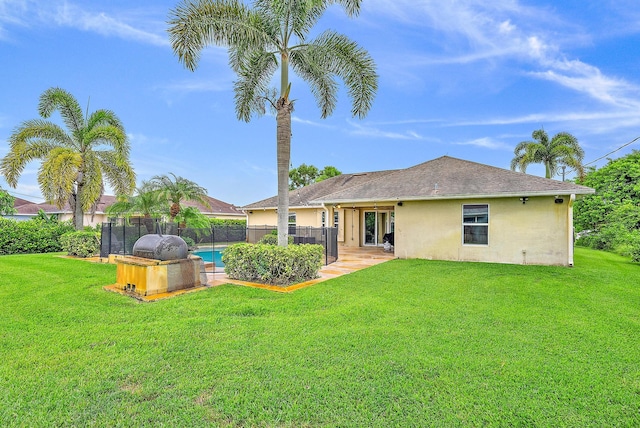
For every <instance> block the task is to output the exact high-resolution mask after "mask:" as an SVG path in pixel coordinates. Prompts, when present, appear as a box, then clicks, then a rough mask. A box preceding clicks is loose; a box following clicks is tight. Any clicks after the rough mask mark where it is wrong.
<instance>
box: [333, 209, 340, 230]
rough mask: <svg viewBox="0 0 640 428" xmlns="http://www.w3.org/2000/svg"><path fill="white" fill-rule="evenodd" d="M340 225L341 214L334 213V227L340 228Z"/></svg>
mask: <svg viewBox="0 0 640 428" xmlns="http://www.w3.org/2000/svg"><path fill="white" fill-rule="evenodd" d="M338 224H340V214H339V212H338V211H334V212H333V227H338Z"/></svg>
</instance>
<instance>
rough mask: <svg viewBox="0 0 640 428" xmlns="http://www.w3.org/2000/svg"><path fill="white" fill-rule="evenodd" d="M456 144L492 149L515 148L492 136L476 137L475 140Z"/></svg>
mask: <svg viewBox="0 0 640 428" xmlns="http://www.w3.org/2000/svg"><path fill="white" fill-rule="evenodd" d="M455 144H456V145H460V146H475V147H480V148H483V149H491V150H513V147H512V146H510V145H508V144H505V143H503V142H502V141H497V140H495V139H493V138H490V137H484V138H476V139H474V140H469V141H463V142H459V143H455Z"/></svg>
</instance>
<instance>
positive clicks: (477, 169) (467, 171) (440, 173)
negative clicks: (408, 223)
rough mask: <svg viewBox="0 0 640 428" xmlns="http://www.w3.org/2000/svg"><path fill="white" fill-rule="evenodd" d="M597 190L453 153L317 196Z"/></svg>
mask: <svg viewBox="0 0 640 428" xmlns="http://www.w3.org/2000/svg"><path fill="white" fill-rule="evenodd" d="M591 193H594V190H593V189H591V188H589V187H585V186H579V185H577V184H574V183H571V182H563V181H557V180H550V179H547V178H542V177H538V176H534V175H529V174H525V173H522V172H514V171H510V170H506V169H502V168H496V167H493V166H489V165H484V164H480V163H476V162H470V161H466V160H462V159H456V158H452V157H449V156H442V157H440V158H437V159H434V160H431V161H428V162H424V163H421V164H419V165H416V166H413V167H411V168H407V169H402V170H397V171H393V172H391V173H388V174H385V175H384V176H381V177H378V178H377V179H372V180H367V181H366V182H364V183H361V184H360V185H358V186H352V187H349V188H348V189H344V190H341V191H336V192H332V193H329V194H325V195H322V196H318V197H316V199H315V200H313V201H311V202H312V203H315V204H322V203H345V202H366V201H378V202H380V201H401V200H403V201H407V200H427V199H462V198H470V197H510V196H544V195H568V194H576V195H585V194H591Z"/></svg>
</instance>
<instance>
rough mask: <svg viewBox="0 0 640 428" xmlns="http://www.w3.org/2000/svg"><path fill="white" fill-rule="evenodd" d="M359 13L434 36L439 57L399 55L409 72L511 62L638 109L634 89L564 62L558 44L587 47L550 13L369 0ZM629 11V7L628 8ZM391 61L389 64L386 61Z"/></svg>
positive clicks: (580, 33)
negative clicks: (381, 15)
mask: <svg viewBox="0 0 640 428" xmlns="http://www.w3.org/2000/svg"><path fill="white" fill-rule="evenodd" d="M364 7H365V12H366V13H369V14H372V15H375V14H379V13H382V12H384V15H385V17H388V18H392V19H394V20H397V21H400V22H401V23H402V24H405V25H410V26H413V27H415V28H421V29H424V30H425V31H426V32H427V33H428V34H430V35H432V36H433V37H438V38H439V40H441V42H440V47H441V54H440V55H438V54H437V53H432V52H430V53H429V55H428V56H427V55H424V54H422V53H421V52H420V51H416V52H414V53H413V54H412V53H411V52H402V55H403V61H402V63H403V64H405V65H408V66H410V67H411V66H412V67H424V66H432V65H447V64H472V63H473V64H475V63H479V62H482V61H485V62H490V63H491V62H493V61H501V60H509V61H511V63H510V64H513V61H512V60H513V59H517V60H518V61H519V62H520V64H521V67H522V71H523V72H524V73H525V75H529V76H531V77H533V78H537V79H544V80H547V81H549V82H553V83H555V84H557V85H560V86H562V87H565V88H568V89H571V90H573V91H576V92H578V93H581V94H584V95H586V96H588V97H590V98H592V99H594V100H597V101H598V102H601V103H604V104H609V105H616V106H619V107H621V108H633V109H637V108H638V103H637V102H636V101H635V99H637V96H638V94H639V89H638V88H637V87H636V86H635V85H633V84H631V83H629V82H627V81H625V80H624V79H622V78H619V77H616V76H608V75H605V74H604V73H603V72H602V70H600V69H599V68H598V67H595V66H593V65H590V64H588V63H585V62H583V61H580V60H578V59H569V58H570V57H571V55H569V54H568V53H567V52H565V49H564V48H563V46H564V45H570V46H572V47H573V46H575V44H580V45H584V44H588V43H589V42H590V41H591V36H590V35H589V33H588V31H589V30H588V29H584V28H581V27H580V26H579V25H576V24H574V23H573V22H572V19H571V17H563V16H559V15H557V14H556V12H555V11H554V10H553V9H548V8H545V7H532V6H527V5H525V4H523V3H522V2H521V1H518V0H495V1H491V2H487V1H484V0H460V1H456V2H430V1H415V0H369V1H368V2H367V3H366V4H365V6H364ZM632 9H633V8H632ZM392 62H393V61H392Z"/></svg>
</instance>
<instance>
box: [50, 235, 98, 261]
mask: <svg viewBox="0 0 640 428" xmlns="http://www.w3.org/2000/svg"><path fill="white" fill-rule="evenodd" d="M60 245H61V247H62V250H63V251H66V252H67V254H68V255H70V256H78V257H91V256H93V255H94V254H97V253H98V252H100V238H98V234H97V233H96V232H67V233H65V234H64V235H62V236H61V237H60Z"/></svg>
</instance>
